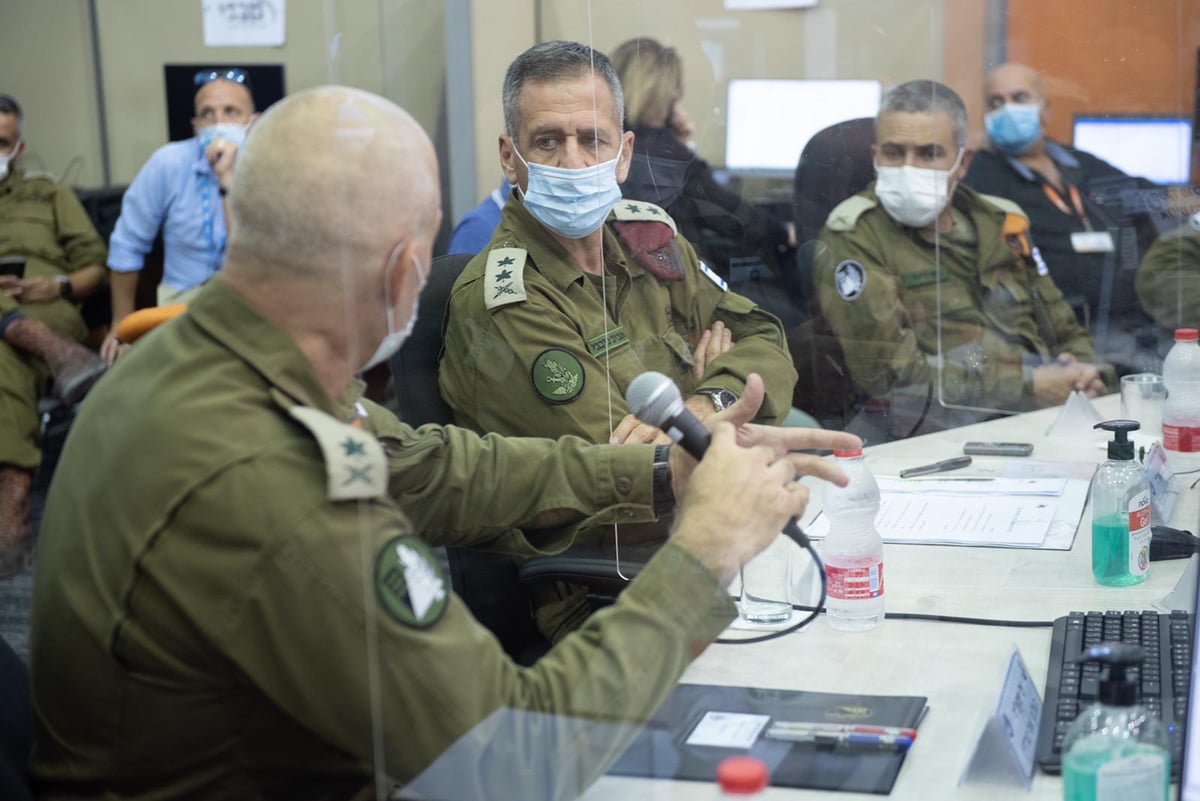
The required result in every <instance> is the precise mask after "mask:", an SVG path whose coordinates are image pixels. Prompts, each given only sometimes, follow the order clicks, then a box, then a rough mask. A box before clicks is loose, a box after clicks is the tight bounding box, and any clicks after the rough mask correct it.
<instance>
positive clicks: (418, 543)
mask: <svg viewBox="0 0 1200 801" xmlns="http://www.w3.org/2000/svg"><path fill="white" fill-rule="evenodd" d="M375 594H376V596H377V597H378V598H379V604H380V606H382V607H383V608H384V610H385V611H386V612H387V613H388V615H390V616H391V617H392V619H394V620H395V621H397V622H398V623H402V624H404V625H405V626H411V627H413V628H417V629H427V628H429V627H430V626H432V625H433V624H434V623H437V622H438V621H439V620H441V618H442V615H443V614H445V612H446V606H447V605H448V604H449V602H450V586H449V582H448V581H446V576H445V574H444V573H443V572H442V567H441V564H440V563H439V562H438V560H437V557H435V556H434V555H433V551H432V550H430V548H429V546H428V545H426V544H425V542H423V541H422V540H420V539H418V538H417V537H414V536H412V535H411V534H402V535H400V536H398V537H392V538H391V539H390V540H388V541H387V542H386V543H384V545H383V547H382V548H380V549H379V553H378V554H376V556H375Z"/></svg>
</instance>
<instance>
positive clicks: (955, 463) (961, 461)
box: [900, 456, 971, 478]
mask: <svg viewBox="0 0 1200 801" xmlns="http://www.w3.org/2000/svg"><path fill="white" fill-rule="evenodd" d="M970 463H971V457H970V456H955V457H954V458H953V459H946V460H945V461H942V462H934V463H933V464H923V465H921V466H920V467H909V468H908V469H906V470H901V471H900V478H912V477H913V476H927V475H929V474H930V473H945V472H946V471H948V470H957V469H958V468H960V467H966V466H967V465H969V464H970Z"/></svg>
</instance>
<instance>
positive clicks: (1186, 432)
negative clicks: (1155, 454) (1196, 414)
mask: <svg viewBox="0 0 1200 801" xmlns="http://www.w3.org/2000/svg"><path fill="white" fill-rule="evenodd" d="M1162 430H1163V447H1164V448H1166V449H1167V450H1169V451H1176V452H1178V453H1196V452H1197V451H1200V426H1177V425H1172V424H1170V423H1163V427H1162Z"/></svg>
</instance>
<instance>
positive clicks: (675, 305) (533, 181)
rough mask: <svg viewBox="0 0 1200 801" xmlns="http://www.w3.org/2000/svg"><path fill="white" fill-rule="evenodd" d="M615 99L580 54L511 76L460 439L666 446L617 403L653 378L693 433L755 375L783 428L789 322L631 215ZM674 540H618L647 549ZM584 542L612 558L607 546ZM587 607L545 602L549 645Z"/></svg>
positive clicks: (454, 309)
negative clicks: (677, 396)
mask: <svg viewBox="0 0 1200 801" xmlns="http://www.w3.org/2000/svg"><path fill="white" fill-rule="evenodd" d="M551 65H552V66H551ZM620 91H621V89H620V82H619V81H618V80H617V77H616V72H615V71H614V70H613V68H612V64H611V63H609V61H608V59H607V58H606V57H605V56H604V54H602V53H596V52H594V51H592V50H591V49H590V48H587V47H586V46H584V45H581V44H577V43H574V42H548V43H545V44H543V45H538V46H535V47H533V48H531V49H529V50H527V51H526V52H525V53H522V54H521V55H520V56H518V57H517V59H516V60H515V61H514V62H513V63H512V65H511V66H510V67H509V68H508V73H507V75H506V78H505V88H504V102H505V118H506V126H507V134H506V135H505V136H502V137H501V145H500V158H501V164H502V167H503V168H504V170H505V175H506V178H507V180H508V181H509V182H510V183H511V184H513V185H514V186H516V189H514V190H513V192H512V193H511V194H510V196H509V199H508V201H507V203H506V204H505V206H504V210H503V214H502V216H501V220H500V224H499V226H498V227H497V229H496V233H495V234H494V236H493V237H492V241H491V244H490V245H489V247H488V248H487V249H486V250H485V251H484V252H482V253H481V254H480V255H478V256H476V257H475V258H474V259H473V260H472V261H471V263H470V264H468V265H467V267H466V269H465V270H464V271H463V274H462V275H461V276H460V277H459V279H458V281H457V282H456V283H455V285H454V290H453V292H452V293H451V297H450V303H449V309H448V312H447V322H446V333H445V350H444V352H443V355H442V360H441V365H440V368H439V371H438V383H439V386H440V388H441V392H442V396H443V397H444V398H445V400H446V402H447V403H448V404H449V405H450V407H451V408H452V409H453V410H454V414H455V420H456V422H458V424H459V425H463V426H466V427H468V428H472V429H474V430H475V431H479V432H481V433H484V432H497V433H501V434H508V435H518V436H542V437H560V436H563V435H566V434H574V435H577V436H581V437H584V438H585V439H587V440H589V441H591V442H609V441H612V442H618V443H623V442H638V441H650V440H649V438H651V437H654V438H655V440H654V441H660V442H662V441H666V436H665V435H664V434H662V432H659V431H658V430H657V429H655V428H653V427H651V426H648V425H644V424H640V423H638V422H636V421H635V420H633V418H632V416H631V415H630V413H629V408H628V406H627V405H626V403H625V391H626V389H627V388H628V387H629V384H630V383H631V382H632V381H633V379H634V378H636V377H637V376H638V375H640V374H641V373H643V372H646V371H647V370H653V371H656V372H659V373H663V374H664V375H667V376H668V377H670V378H671V379H672V380H673V381H674V382H675V383H676V384H677V385H678V386H679V388H680V390H681V392H682V394H683V395H684V397H685V398H687V403H688V405H689V407H690V408H691V409H692V411H693V412H695V413H696V414H698V415H699V416H701V417H703V416H705V415H706V414H712V413H714V412H716V411H720V410H721V409H722V408H724V407H725V406H726V405H728V404H729V403H731V402H732V401H733V400H734V399H736V397H737V396H738V395H740V394H741V392H742V389H743V387H744V385H745V380H746V376H747V375H749V373H750V372H752V371H753V372H757V373H758V374H759V375H761V376H763V379H764V381H765V382H766V386H767V399H766V402H765V403H764V404H763V408H762V410H761V412H760V420H761V421H762V422H767V423H779V422H781V421H782V420H783V418H784V417H785V416H786V415H787V412H788V411H789V409H790V405H791V397H792V389H793V387H794V385H795V382H796V371H795V368H794V366H793V364H792V360H791V357H790V356H789V355H788V351H787V346H786V344H785V340H784V336H783V329H782V326H781V325H780V324H779V321H778V320H777V319H776V318H775V317H773V316H772V315H770V314H768V313H766V312H764V311H763V310H761V309H759V308H758V307H757V306H755V304H754V303H753V302H751V301H750V300H748V299H747V298H744V297H742V296H740V295H737V294H735V293H733V292H729V291H728V290H727V287H726V285H725V282H724V281H723V280H722V279H721V278H720V277H718V276H717V275H716V274H715V273H713V272H712V271H711V270H710V269H708V268H707V267H706V266H705V265H703V264H702V263H701V262H700V261H699V260H698V259H697V258H696V254H695V251H694V250H693V249H692V246H691V245H690V244H689V243H688V242H687V241H686V240H685V239H684V238H683V237H681V236H679V235H678V231H677V229H676V226H675V222H674V221H673V220H672V219H671V218H670V216H669V215H667V213H666V212H665V211H663V210H662V209H661V208H659V207H658V206H655V205H653V204H651V203H645V202H640V201H627V200H622V199H621V193H620V189H619V188H618V183H619V182H620V181H621V180H623V179H624V177H625V175H626V173H627V170H628V156H629V155H630V154H631V153H632V149H633V147H634V142H633V134H631V133H623V129H622V125H621V115H622V101H621V97H620ZM564 97H569V98H570V99H571V102H569V103H562V102H561V101H562V99H563V98H564ZM563 109H566V112H565V113H564V112H563ZM547 173H548V175H547ZM714 340H716V342H714ZM713 345H717V346H718V347H716V348H712V347H710V346H713ZM665 528H666V526H658V527H653V526H651V527H645V528H640V529H635V528H632V527H629V528H625V529H622V530H621V531H619V532H617V534H616V536H617V537H618V538H619V539H618V541H619V542H620V543H623V544H627V545H628V544H641V543H646V542H651V543H652V542H654V541H658V540H661V539H662V538H663V537H664V536H665ZM588 539H590V540H591V541H593V542H603V543H612V542H613V541H614V533H613V532H612V531H596V532H593V533H592V534H591V536H590V537H589V538H588ZM585 596H586V589H585V588H584V587H581V586H577V585H567V584H563V583H558V584H555V585H553V586H543V587H539V588H535V591H534V598H533V604H534V611H535V617H536V619H537V622H538V626H539V628H540V629H541V631H542V633H543V634H545V635H546V637H547V638H548V639H550V640H551V641H554V640H556V639H558V638H559V637H561V636H563V635H564V634H565V633H566V632H569V631H571V630H572V629H574V628H577V627H578V626H579V625H580V623H581V622H582V621H583V620H584V619H586V617H587V615H588V613H589V612H590V607H589V605H588V604H587V603H586V601H585Z"/></svg>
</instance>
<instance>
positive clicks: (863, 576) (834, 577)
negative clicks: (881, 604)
mask: <svg viewBox="0 0 1200 801" xmlns="http://www.w3.org/2000/svg"><path fill="white" fill-rule="evenodd" d="M825 579H826V581H827V583H828V587H827V590H826V591H827V593H828V595H829V597H830V598H836V599H838V600H839V601H867V600H870V599H871V598H878V597H879V596H881V595H883V562H876V563H875V564H873V565H863V566H862V567H837V566H835V565H826V566H825Z"/></svg>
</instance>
